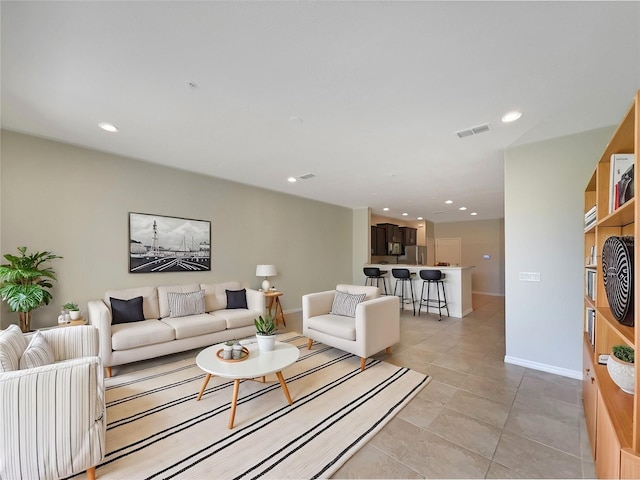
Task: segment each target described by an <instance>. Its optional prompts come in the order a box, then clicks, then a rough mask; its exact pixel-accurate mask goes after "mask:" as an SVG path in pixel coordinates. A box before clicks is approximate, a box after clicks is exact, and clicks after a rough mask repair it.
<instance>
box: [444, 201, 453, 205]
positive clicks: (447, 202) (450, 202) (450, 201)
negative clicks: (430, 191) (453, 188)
mask: <svg viewBox="0 0 640 480" xmlns="http://www.w3.org/2000/svg"><path fill="white" fill-rule="evenodd" d="M444 203H447V204H448V203H453V200H447V201H446V202H444Z"/></svg>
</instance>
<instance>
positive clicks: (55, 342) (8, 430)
mask: <svg viewBox="0 0 640 480" xmlns="http://www.w3.org/2000/svg"><path fill="white" fill-rule="evenodd" d="M0 333H2V332H0ZM40 333H42V335H43V336H44V338H45V340H46V343H48V344H49V346H50V347H51V350H52V351H53V357H54V359H55V363H53V364H50V365H43V366H39V367H34V368H27V369H25V370H14V371H5V372H3V373H0V399H2V400H1V401H2V405H1V406H0V428H1V433H0V479H5V478H6V479H22V478H24V479H27V478H28V479H57V478H61V477H68V476H71V475H74V474H77V473H79V472H81V471H84V470H86V471H87V477H88V478H89V479H95V466H96V465H97V464H98V463H100V462H101V461H102V459H103V458H104V452H105V432H106V408H105V397H104V386H103V370H102V367H101V365H100V358H99V357H98V356H97V355H98V331H97V330H96V329H95V328H94V327H92V326H88V325H87V326H85V325H83V326H74V327H62V328H52V329H48V330H41V331H40ZM25 337H27V338H26V340H27V343H28V342H29V337H30V335H29V334H27V335H25Z"/></svg>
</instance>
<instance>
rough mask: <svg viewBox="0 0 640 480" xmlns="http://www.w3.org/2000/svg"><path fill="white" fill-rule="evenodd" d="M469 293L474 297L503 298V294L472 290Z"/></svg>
mask: <svg viewBox="0 0 640 480" xmlns="http://www.w3.org/2000/svg"><path fill="white" fill-rule="evenodd" d="M471 293H472V294H474V295H491V296H492V297H504V293H495V292H476V291H475V290H472V291H471Z"/></svg>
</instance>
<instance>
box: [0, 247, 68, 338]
mask: <svg viewBox="0 0 640 480" xmlns="http://www.w3.org/2000/svg"><path fill="white" fill-rule="evenodd" d="M18 251H19V252H20V255H19V256H18V255H11V254H6V255H5V256H4V258H5V259H7V260H8V261H9V263H8V264H3V265H0V282H2V284H1V285H0V298H2V300H4V301H5V302H7V305H9V309H10V310H11V311H12V312H18V316H19V318H20V329H21V330H22V331H23V332H28V331H29V330H31V312H32V311H33V310H35V309H36V308H38V307H40V306H42V305H49V302H50V301H51V299H52V298H53V297H52V296H51V292H49V290H48V289H49V288H51V287H52V286H53V284H52V283H51V281H52V280H55V279H56V275H55V273H54V272H53V270H52V269H51V267H43V264H44V263H45V262H48V261H51V260H54V259H56V258H62V257H59V256H58V255H54V254H53V253H51V252H35V253H27V247H18Z"/></svg>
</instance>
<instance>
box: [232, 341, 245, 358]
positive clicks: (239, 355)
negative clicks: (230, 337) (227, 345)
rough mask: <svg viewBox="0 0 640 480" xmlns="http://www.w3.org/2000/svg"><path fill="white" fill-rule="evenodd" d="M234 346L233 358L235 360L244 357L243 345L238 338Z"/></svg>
mask: <svg viewBox="0 0 640 480" xmlns="http://www.w3.org/2000/svg"><path fill="white" fill-rule="evenodd" d="M231 348H232V350H233V351H232V358H233V359H234V360H240V359H241V358H242V345H240V342H238V341H237V340H236V341H235V342H234V344H233V347H231Z"/></svg>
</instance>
